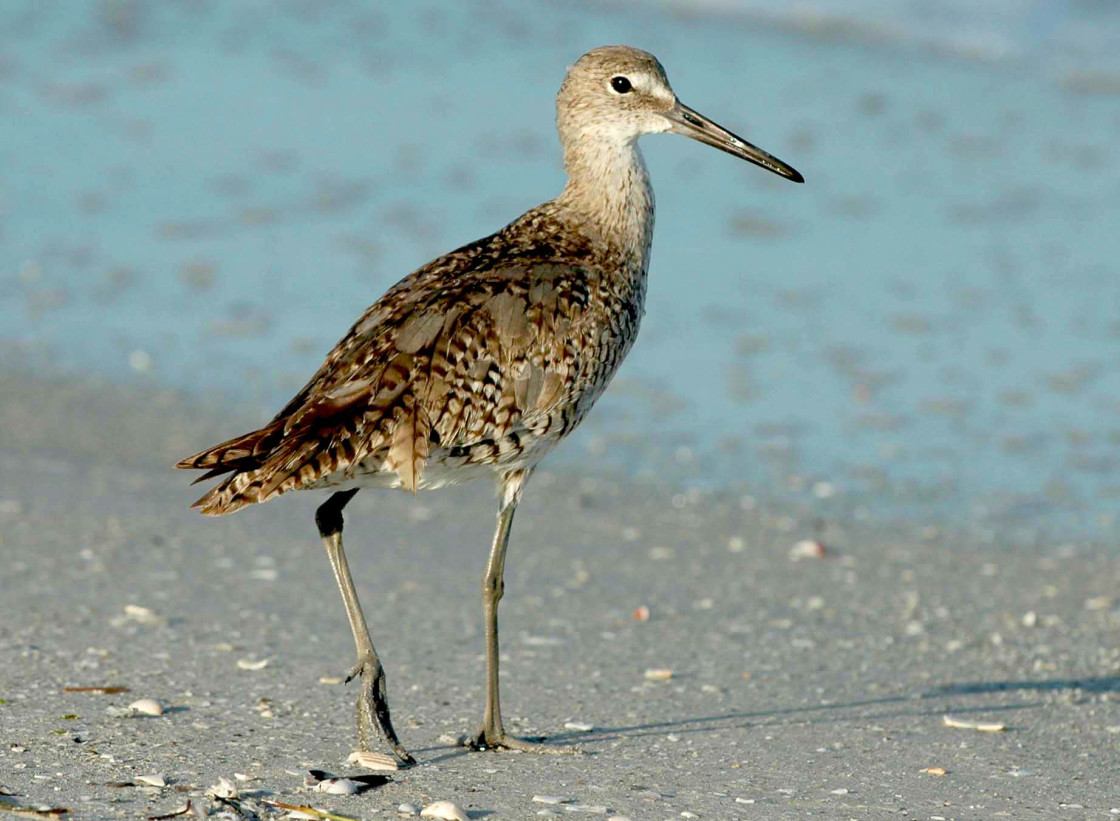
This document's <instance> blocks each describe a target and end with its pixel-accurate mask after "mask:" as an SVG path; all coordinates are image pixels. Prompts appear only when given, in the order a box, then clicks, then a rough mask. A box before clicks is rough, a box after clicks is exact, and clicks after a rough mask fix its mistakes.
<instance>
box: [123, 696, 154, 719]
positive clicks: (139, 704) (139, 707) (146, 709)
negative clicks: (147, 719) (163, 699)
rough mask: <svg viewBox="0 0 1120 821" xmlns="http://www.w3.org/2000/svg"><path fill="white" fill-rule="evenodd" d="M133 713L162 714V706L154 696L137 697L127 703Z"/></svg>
mask: <svg viewBox="0 0 1120 821" xmlns="http://www.w3.org/2000/svg"><path fill="white" fill-rule="evenodd" d="M128 709H130V710H131V711H132V712H133V714H134V715H135V714H139V715H145V716H161V715H163V707H161V706H160V703H159V702H158V701H156V700H155V699H154V698H139V699H137V700H136V701H134V702H132V703H131V704H129V705H128Z"/></svg>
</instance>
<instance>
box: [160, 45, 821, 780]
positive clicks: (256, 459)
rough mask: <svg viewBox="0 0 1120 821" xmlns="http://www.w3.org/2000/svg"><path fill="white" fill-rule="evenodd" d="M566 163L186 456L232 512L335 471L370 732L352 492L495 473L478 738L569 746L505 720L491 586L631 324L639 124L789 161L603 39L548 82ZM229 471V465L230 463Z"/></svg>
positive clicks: (649, 194)
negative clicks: (298, 383)
mask: <svg viewBox="0 0 1120 821" xmlns="http://www.w3.org/2000/svg"><path fill="white" fill-rule="evenodd" d="M556 125H557V128H558V130H559V132H560V142H561V144H562V146H563V150H564V167H565V169H566V170H567V173H568V181H567V184H566V185H565V187H564V190H563V191H562V192H561V193H560V195H559V196H558V197H556V199H554V200H551V201H550V202H546V203H545V204H543V205H540V206H538V207H536V208H533V209H532V210H530V211H528V212H526V213H525V214H523V215H522V216H520V217H518V218H517V219H516V220H514V221H513V222H511V223H510V224H509V225H507V226H506V227H505V228H502V229H501V230H500V231H498V232H497V233H495V234H491V235H490V236H488V237H486V238H484V239H480V240H478V241H477V242H472V243H470V244H469V245H464V246H463V247H462V248H459V249H458V250H455V251H452V252H451V253H449V254H446V255H445V256H442V257H440V258H438V259H435V260H433V261H432V262H429V263H428V264H427V265H424V266H423V267H421V268H419V269H417V270H416V271H414V272H412V273H411V274H409V275H408V276H406V277H405V278H404V279H402V280H401V281H400V282H398V283H397V284H396V285H394V286H393V287H392V288H390V289H389V291H388V292H387V293H386V294H385V295H384V296H382V297H381V299H379V300H378V301H377V302H375V303H374V304H373V305H372V306H371V307H370V308H368V309H367V310H366V312H365V313H364V314H363V315H362V317H361V318H360V319H359V320H358V322H357V323H356V324H355V325H354V326H353V327H352V328H351V329H350V331H349V332H348V333H347V334H346V335H345V336H344V337H343V338H342V340H341V341H340V342H339V343H338V344H337V345H336V346H335V347H334V349H333V350H332V351H331V352H330V353H329V354H328V355H327V358H326V361H325V362H324V363H323V365H322V367H321V368H319V371H318V372H317V373H316V374H315V375H314V376H312V377H311V380H310V381H309V382H308V383H307V384H306V385H305V386H304V388H303V389H302V390H301V391H300V392H299V393H298V394H296V396H295V397H294V398H293V399H292V400H291V401H290V402H289V403H288V404H287V405H286V406H284V408H283V410H281V411H280V412H279V413H278V414H277V415H276V417H275V418H274V419H273V420H272V421H271V422H269V423H268V424H267V425H265V426H264V427H262V428H261V429H259V430H255V431H252V432H251V433H247V434H245V435H243V436H238V437H237V438H236V439H231V440H229V441H228V442H223V443H222V444H220V445H216V446H214V447H211V448H207V449H206V450H204V451H201V452H200V453H196V454H195V455H194V456H191V457H188V458H187V459H184V460H183V461H181V462H179V463H178V464H177V465H176V467H179V468H183V469H202V470H206V471H207V473H206V474H204V475H203V476H202V477H201V479H200V480H199V481H201V480H203V479H210V478H212V477H217V476H224V477H225V478H224V479H223V480H222V482H221V483H220V484H218V485H217V486H216V487H214V488H213V489H212V490H211V491H210V492H209V493H207V494H206V495H205V496H203V497H202V498H201V499H199V500H198V501H197V502H195V504H194V507H196V508H198V509H199V510H200V511H201V512H202V513H204V514H206V515H208V516H221V515H224V514H226V513H233V512H234V511H236V510H240V509H241V508H243V507H245V506H246V505H250V504H256V503H259V502H266V501H268V500H270V499H273V498H275V497H277V496H279V495H281V494H283V493H287V492H288V491H290V490H305V489H325V490H328V491H331V495H330V497H329V498H328V499H327V500H326V501H325V502H324V503H323V504H322V505H321V506H320V507H319V508H318V510H317V511H316V514H315V522H316V524H317V525H318V528H319V535H320V537H321V539H322V543H323V547H324V548H326V551H327V557H328V558H329V559H330V563H331V568H332V569H333V571H334V576H335V580H336V581H337V582H338V587H339V590H340V591H341V593H342V600H343V603H344V604H345V606H346V615H347V617H348V618H349V621H350V629H351V630H352V631H353V634H354V643H355V645H356V647H357V652H358V661H357V664H356V665H355V666H354V668H353V669H352V670H351V671H350V675H349V676H348V677H347V679H346V680H347V681H350V680H351V679H353V678H355V677H359V678H360V681H361V687H360V691H359V693H358V699H357V724H358V736H359V740H360V743H361V746H362V749H363V750H369V749H370V748H371V745H372V744H373V742H374V736H375V734H376V735H379V736H380V737H381V738H382V739H384V741H385V742H387V743H388V745H389V746H390V747H391V748H392V750H393V752H394V754H395V755H396V757H397V758H398V759H399V760H400V762H402V763H403V764H406V765H407V764H412V763H415V762H414V759H413V758H412V756H411V755H409V753H408V752H407V751H406V750H405V748H404V746H403V745H402V744H401V742H400V740H399V739H398V737H397V734H396V732H395V731H394V729H393V723H392V720H391V718H390V714H389V704H388V698H387V687H386V677H385V672H384V669H383V667H382V664H381V660H380V658H379V657H378V655H377V651H376V650H375V649H374V646H373V641H372V640H371V638H370V634H369V628H368V627H367V625H366V620H365V616H364V615H363V614H362V608H361V605H360V604H359V602H358V593H357V590H356V589H355V587H354V581H353V579H352V578H351V575H350V568H349V566H348V564H347V561H346V554H345V553H344V552H343V548H342V524H343V516H342V512H343V508H344V507H345V506H346V504H347V503H348V502H349V501H350V500H351V499H352V498H353V497H354V494H355V493H357V492H358V490H359V489H360V488H362V487H375V488H403V489H405V490H409V491H412V492H413V493H415V492H417V491H419V490H431V489H436V488H440V487H444V486H446V485H452V484H456V483H458V482H462V481H465V480H468V479H473V478H477V477H481V476H489V477H492V478H493V479H494V480H495V481H496V483H497V488H498V498H499V502H498V523H497V529H496V531H495V533H494V539H493V543H492V545H491V548H490V556H489V560H488V561H487V564H486V570H485V573H484V575H483V581H482V603H483V618H484V627H485V635H486V671H487V672H486V708H485V712H484V715H483V720H482V725H481V727H480V729H479V731H478V733H477V735H475V736H474V737H473V739H472V740H471V746H473V747H475V748H478V749H482V748H506V749H516V750H527V751H534V752H556V751H559V750H562V749H565V748H558V747H555V746H548V745H542V744H540V743H538V742H534V741H529V740H527V739H521V738H516V737H514V736H511V735H509V734H507V733H506V730H505V727H504V726H503V723H502V712H501V707H500V703H499V697H498V696H499V694H498V602H499V601H500V600H501V598H502V595H503V593H504V590H505V584H504V581H503V570H504V567H505V561H506V547H507V545H508V542H509V534H510V526H511V525H512V523H513V514H514V511H515V510H516V508H517V504H518V501H519V500H520V499H521V495H522V491H523V490H524V488H525V484H526V482H527V481H528V479H529V477H530V475H531V474H532V473H533V470H534V469H535V468H536V466H537V463H538V462H540V460H541V459H542V458H543V457H544V456H545V455H546V454H547V453H548V452H549V451H551V450H552V449H553V448H554V447H556V445H557V444H558V443H559V442H560V440H562V439H563V438H564V437H565V436H566V435H567V434H569V433H570V432H571V431H572V430H573V429H574V428H575V427H576V425H578V424H579V423H580V421H581V420H582V419H583V418H584V416H586V415H587V412H588V411H589V410H590V409H591V406H592V405H594V404H595V400H597V399H598V398H599V396H600V395H602V393H603V391H604V390H605V389H606V387H607V384H608V383H609V382H610V380H611V378H612V377H613V376H614V374H615V371H617V370H618V366H619V365H620V364H621V362H622V360H623V358H624V357H625V356H626V354H627V352H629V350H630V348H631V346H632V345H633V343H634V339H635V337H636V335H637V333H638V324H639V322H640V320H641V317H642V313H643V310H644V309H643V304H644V302H645V295H646V271H647V268H648V265H649V254H650V242H651V240H652V237H653V210H654V208H653V189H652V188H651V187H650V180H649V173H648V172H647V170H646V166H645V162H644V161H643V160H642V155H641V152H640V151H639V150H638V146H637V140H638V138H639V137H641V136H643V135H645V134H656V133H662V132H672V133H675V134H683V135H684V136H686V137H691V138H692V139H694V140H699V141H700V142H702V143H705V144H707V145H710V146H714V147H715V148H718V149H720V150H722V151H726V152H727V153H728V154H731V155H733V156H735V157H738V158H740V159H743V160H747V161H748V162H751V163H754V164H756V165H759V166H761V167H763V168H765V169H766V170H768V171H772V172H774V173H775V174H778V175H780V176H782V177H785V178H786V179H788V180H792V181H793V182H803V181H804V180H803V178H802V176H801V175H800V174H799V173H798V172H797V171H795V170H794V169H793V168H791V167H790V166H789V165H787V164H786V163H784V162H782V161H781V160H779V159H777V158H775V157H773V156H771V155H770V154H767V153H766V152H765V151H763V150H761V149H759V148H756V147H755V146H753V145H751V144H750V143H748V142H747V141H745V140H743V139H741V138H739V137H737V136H735V135H734V134H732V133H731V132H730V131H728V130H726V129H725V128H722V127H721V126H719V125H716V124H715V123H714V122H712V121H711V120H709V119H708V118H707V117H704V116H703V115H701V114H699V113H697V112H696V111H694V110H692V109H691V108H689V107H688V106H686V105H684V104H683V103H682V102H681V101H680V100H678V99H677V96H676V94H674V93H673V89H672V87H671V86H670V85H669V80H668V79H667V78H666V76H665V70H664V69H663V68H662V66H661V63H659V62H658V61H657V59H656V58H655V57H654V56H653V55H652V54H649V53H647V52H644V51H640V50H638V49H635V48H630V47H626V46H605V47H603V48H597V49H595V50H593V51H590V52H588V53H587V54H585V55H583V56H582V57H580V59H579V60H578V61H577V62H576V63H575V65H573V66H571V67H570V68H569V69H568V73H567V76H566V78H565V79H564V82H563V85H561V87H560V92H559V94H558V95H557V100H556ZM226 474H230V475H228V476H227V475H226Z"/></svg>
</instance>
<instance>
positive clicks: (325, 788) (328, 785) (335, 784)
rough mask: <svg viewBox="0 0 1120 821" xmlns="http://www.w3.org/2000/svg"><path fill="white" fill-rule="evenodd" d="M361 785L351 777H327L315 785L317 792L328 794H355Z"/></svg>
mask: <svg viewBox="0 0 1120 821" xmlns="http://www.w3.org/2000/svg"><path fill="white" fill-rule="evenodd" d="M360 787H361V785H360V784H359V783H358V782H357V781H351V780H350V779H349V778H327V779H324V780H323V781H320V782H319V783H318V784H316V785H315V792H325V793H327V794H328V795H354V794H355V793H356V792H358V790H359V789H360Z"/></svg>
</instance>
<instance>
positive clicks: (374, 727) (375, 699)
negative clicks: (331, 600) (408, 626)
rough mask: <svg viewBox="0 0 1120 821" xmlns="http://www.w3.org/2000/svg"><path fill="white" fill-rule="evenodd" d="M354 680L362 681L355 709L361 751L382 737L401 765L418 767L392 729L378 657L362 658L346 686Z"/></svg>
mask: <svg viewBox="0 0 1120 821" xmlns="http://www.w3.org/2000/svg"><path fill="white" fill-rule="evenodd" d="M355 678H360V684H361V688H360V689H359V691H358V702H357V705H356V709H357V714H358V741H359V743H360V745H361V749H362V750H363V751H369V750H370V749H371V747H372V745H373V742H374V739H375V738H378V737H379V738H382V739H384V741H385V743H386V744H388V745H389V746H390V747H391V748H392V749H393V755H395V756H396V757H397V760H399V761H400V762H401V764H403V765H404V766H406V767H407V766H411V765H412V764H415V763H416V759H415V758H413V757H412V756H411V755H409V753H408V750H406V749H405V748H404V745H403V744H401V742H400V741H399V740H398V739H397V733H396V731H395V730H394V729H393V721H392V719H391V718H390V717H389V700H388V697H387V696H386V683H385V670H384V669H383V668H382V666H381V662H380V661H379V660H378V658H377V656H375V655H374V654H373V653H368V652H367V653H364V654H362V655H360V656H359V657H358V663H357V664H355V665H354V667H353V669H352V670H350V673H349V674H348V675H347V676H346V683H347V684H349V683H350V682H351V681H352V680H353V679H355Z"/></svg>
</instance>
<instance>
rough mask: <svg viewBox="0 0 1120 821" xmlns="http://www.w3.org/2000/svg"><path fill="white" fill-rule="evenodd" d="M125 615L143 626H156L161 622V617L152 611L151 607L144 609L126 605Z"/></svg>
mask: <svg viewBox="0 0 1120 821" xmlns="http://www.w3.org/2000/svg"><path fill="white" fill-rule="evenodd" d="M124 614H125V616H126V617H127V618H130V619H132V620H133V621H138V622H140V623H141V624H154V623H155V622H158V621H159V620H160V619H159V616H158V615H156V611H154V610H152V608H150V607H142V606H141V605H139V604H126V605H125V606H124Z"/></svg>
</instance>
